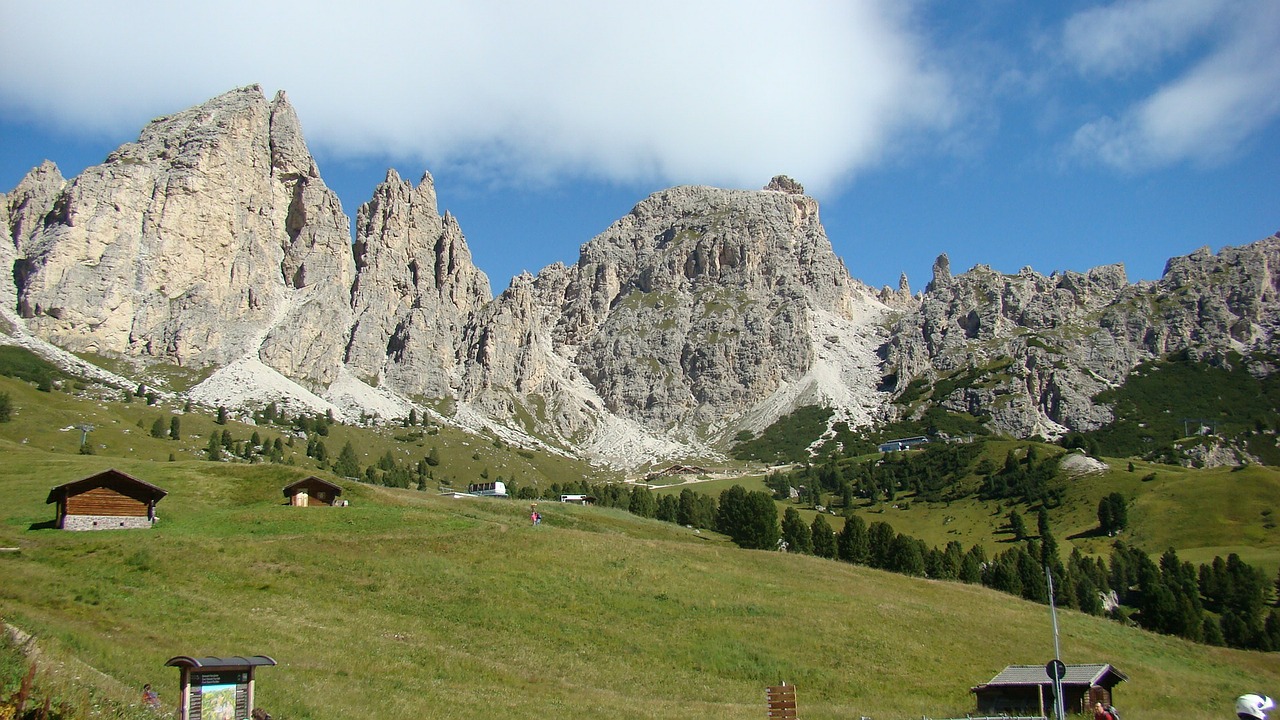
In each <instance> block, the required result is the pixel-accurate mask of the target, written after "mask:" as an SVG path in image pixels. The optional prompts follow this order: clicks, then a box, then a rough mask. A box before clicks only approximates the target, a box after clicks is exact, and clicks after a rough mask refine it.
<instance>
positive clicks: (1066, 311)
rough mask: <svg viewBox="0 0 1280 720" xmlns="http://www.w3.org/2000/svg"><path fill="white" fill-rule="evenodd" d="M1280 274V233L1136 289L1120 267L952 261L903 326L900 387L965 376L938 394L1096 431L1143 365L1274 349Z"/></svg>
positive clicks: (892, 353)
mask: <svg viewBox="0 0 1280 720" xmlns="http://www.w3.org/2000/svg"><path fill="white" fill-rule="evenodd" d="M1278 269H1280V238H1277V237H1271V238H1267V239H1265V240H1262V241H1260V242H1257V243H1254V244H1252V245H1248V246H1245V247H1241V248H1226V249H1224V250H1222V251H1221V252H1220V253H1219V254H1218V255H1213V254H1211V253H1210V252H1209V251H1208V250H1207V249H1204V250H1200V251H1197V252H1196V253H1193V254H1191V255H1188V256H1185V257H1180V258H1174V259H1172V260H1170V261H1169V263H1168V265H1167V267H1166V269H1165V273H1164V276H1163V277H1162V278H1161V279H1160V280H1159V281H1158V282H1155V283H1142V284H1137V285H1130V284H1128V283H1127V281H1126V280H1125V276H1124V270H1123V268H1121V267H1120V266H1118V265H1113V266H1105V267H1100V268H1094V269H1093V270H1090V271H1089V272H1087V273H1074V272H1068V273H1063V274H1055V275H1053V276H1050V277H1045V276H1042V275H1039V274H1037V273H1034V272H1032V271H1031V270H1030V269H1024V270H1023V271H1021V272H1019V273H1018V274H1017V275H1012V276H1008V275H1001V274H999V273H996V272H994V271H992V270H991V269H990V268H988V267H985V266H981V265H980V266H977V267H975V268H973V269H972V270H970V271H968V272H967V273H964V274H962V275H958V276H952V275H951V273H950V268H949V263H948V262H947V260H946V256H942V257H940V258H939V259H938V262H937V263H935V265H934V277H933V281H932V282H931V283H930V285H929V287H928V288H927V289H926V291H925V292H924V294H923V296H922V297H921V298H920V300H919V303H918V306H917V307H916V308H914V309H911V310H909V311H907V312H905V313H904V314H903V315H902V316H901V317H900V318H899V319H898V321H897V323H896V324H895V325H894V326H893V328H892V331H891V333H890V337H891V339H890V341H889V343H888V344H887V345H886V353H885V354H886V358H887V362H886V366H887V370H888V371H889V372H891V373H893V374H894V375H895V376H896V380H897V386H898V388H899V391H900V392H901V391H903V390H904V389H905V388H906V387H907V386H908V385H910V383H911V381H912V380H916V381H917V382H919V381H925V382H926V385H927V384H930V383H931V382H932V381H935V380H938V379H940V378H951V379H955V378H964V380H965V381H964V382H961V383H959V384H958V386H957V387H955V389H954V390H952V391H951V392H950V393H949V394H948V395H947V396H945V397H930V398H928V399H929V400H930V401H931V402H935V403H940V404H942V405H944V406H945V407H948V408H951V409H953V410H958V411H967V412H971V413H973V414H975V415H978V416H980V417H987V418H989V423H990V425H991V426H992V427H993V428H994V429H996V430H999V431H1002V432H1006V433H1009V434H1012V435H1015V436H1029V435H1034V434H1041V435H1044V436H1048V437H1052V436H1056V435H1058V434H1060V433H1061V432H1063V431H1065V430H1068V429H1070V430H1090V429H1094V428H1097V427H1099V426H1100V425H1102V424H1105V423H1106V422H1108V421H1109V420H1110V419H1111V418H1112V414H1111V408H1109V407H1106V406H1101V405H1096V404H1094V403H1093V402H1092V399H1091V398H1092V397H1093V396H1094V395H1096V394H1097V393H1098V392H1100V391H1101V390H1104V389H1106V388H1108V387H1114V386H1117V385H1120V384H1122V383H1123V382H1124V381H1125V378H1126V377H1127V376H1128V374H1129V373H1130V372H1131V371H1132V370H1133V369H1134V368H1135V367H1136V366H1137V365H1138V363H1140V362H1142V361H1144V360H1148V359H1153V358H1158V357H1162V356H1165V355H1168V354H1170V353H1174V352H1181V351H1188V352H1190V353H1191V354H1193V355H1195V356H1200V357H1215V358H1220V357H1223V356H1225V355H1226V353H1227V351H1236V352H1239V353H1242V354H1245V355H1248V354H1249V353H1251V352H1253V351H1264V352H1268V353H1275V352H1276V350H1277V335H1276V332H1277V328H1278V327H1280V304H1278V303H1277V300H1278V299H1280V277H1278V275H1277V271H1278ZM923 407H924V406H923V405H919V406H917V407H916V409H917V410H920V409H922V408H923Z"/></svg>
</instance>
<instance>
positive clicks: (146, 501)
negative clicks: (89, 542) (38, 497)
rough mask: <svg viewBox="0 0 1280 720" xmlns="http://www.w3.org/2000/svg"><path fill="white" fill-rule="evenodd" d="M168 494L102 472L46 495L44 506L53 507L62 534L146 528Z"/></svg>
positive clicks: (132, 479)
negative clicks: (157, 504)
mask: <svg viewBox="0 0 1280 720" xmlns="http://www.w3.org/2000/svg"><path fill="white" fill-rule="evenodd" d="M168 494H169V493H168V492H166V491H164V490H161V489H160V488H158V487H156V486H155V485H152V484H151V483H148V482H144V481H142V480H139V479H138V478H136V477H133V476H132V475H129V474H127V473H122V472H120V471H119V470H115V469H112V470H105V471H103V472H100V473H98V474H97V475H90V476H89V477H87V478H84V479H82V480H76V481H74V482H69V483H64V484H62V485H59V486H58V487H56V488H54V489H52V490H50V491H49V499H47V500H45V503H46V504H47V503H56V506H57V513H58V515H57V519H56V523H57V527H59V528H61V529H63V530H118V529H121V528H125V529H137V528H149V527H151V526H152V525H153V524H155V521H156V503H158V502H160V500H161V499H163V498H164V496H165V495H168Z"/></svg>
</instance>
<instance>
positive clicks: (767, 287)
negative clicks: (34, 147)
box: [0, 86, 1280, 466]
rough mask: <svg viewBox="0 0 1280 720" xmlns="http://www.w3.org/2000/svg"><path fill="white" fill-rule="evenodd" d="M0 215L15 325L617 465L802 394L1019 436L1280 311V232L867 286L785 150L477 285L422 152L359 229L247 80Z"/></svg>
mask: <svg viewBox="0 0 1280 720" xmlns="http://www.w3.org/2000/svg"><path fill="white" fill-rule="evenodd" d="M0 220H3V221H4V225H3V227H5V228H6V230H7V231H8V233H9V238H10V242H7V243H0V253H3V254H4V257H3V260H4V261H5V262H6V263H9V265H8V266H9V267H13V268H14V272H13V274H12V275H11V276H9V275H7V274H6V276H5V277H4V279H3V280H0V301H3V302H4V304H5V308H6V311H5V313H4V315H5V317H6V318H7V319H8V320H7V322H8V326H9V327H8V329H7V333H8V335H9V337H10V341H13V342H23V343H25V344H28V345H32V344H37V345H39V344H41V343H44V345H43V347H44V351H45V352H46V354H50V355H56V354H57V348H65V349H66V350H71V351H74V352H77V353H86V354H89V355H92V354H98V355H102V356H107V357H112V358H117V359H126V360H130V361H132V362H133V363H135V365H136V366H137V367H138V368H139V371H140V372H144V371H145V368H147V367H149V366H151V365H155V364H165V365H174V366H179V367H183V368H188V369H190V370H191V371H192V372H193V373H198V374H202V375H207V379H205V380H204V381H203V382H201V383H200V384H199V385H197V386H196V387H195V388H194V389H193V390H192V391H191V393H190V396H191V397H192V398H193V399H195V400H196V401H198V402H202V403H205V404H208V405H226V406H228V407H232V408H236V407H241V408H245V409H253V408H256V407H259V406H261V405H262V404H264V403H266V402H268V401H272V400H274V401H277V402H281V403H283V404H285V405H286V406H289V405H294V406H297V407H299V408H308V409H310V410H312V411H318V412H333V413H335V414H336V415H338V416H340V417H343V418H346V419H348V420H353V421H354V420H359V419H360V418H362V417H369V416H374V417H384V418H398V417H401V416H403V415H405V414H407V413H408V412H409V410H410V409H411V408H416V409H417V410H418V411H419V413H420V414H428V413H430V414H433V415H434V417H435V418H436V419H437V420H440V421H450V422H456V423H459V424H462V425H465V426H467V427H471V428H473V429H481V428H483V429H486V430H488V431H490V432H493V433H496V434H498V435H499V436H501V437H504V438H505V439H507V440H509V441H511V442H515V443H521V444H525V445H541V446H543V447H547V448H551V449H556V450H559V451H562V452H570V453H576V454H585V455H588V456H590V457H593V458H595V459H597V460H600V461H602V462H611V463H615V464H621V465H628V466H635V465H641V464H644V463H646V462H651V461H654V460H656V459H659V458H674V457H681V456H691V455H704V456H705V455H707V454H712V453H714V452H715V451H714V450H713V448H716V447H724V444H725V442H726V441H727V440H728V439H729V438H731V437H733V436H734V435H735V434H736V433H738V432H740V431H743V430H745V431H749V432H753V433H754V432H758V431H760V430H762V429H764V428H765V427H767V426H768V425H769V424H771V423H772V422H774V421H775V420H777V419H778V418H780V417H782V416H784V415H785V414H787V413H788V412H790V411H792V410H794V409H796V408H798V407H802V406H805V405H812V404H823V405H827V406H829V407H832V408H833V409H834V410H835V419H838V420H844V421H847V422H850V423H851V424H853V425H866V424H871V423H875V422H879V421H883V420H887V419H892V418H894V417H896V416H898V415H900V414H919V413H921V412H923V410H924V409H925V408H926V407H927V406H928V405H929V404H938V405H942V406H944V407H946V408H948V409H951V410H955V411H964V412H969V413H972V414H973V415H975V416H977V417H980V418H983V419H984V420H985V421H986V422H987V424H988V425H989V426H990V427H992V428H993V429H995V430H998V431H1002V432H1006V433H1009V434H1012V435H1017V436H1029V435H1037V434H1038V435H1042V436H1045V437H1054V436H1057V435H1059V434H1061V433H1063V432H1066V431H1068V430H1087V429H1091V428H1095V427H1098V426H1100V425H1102V424H1104V423H1106V422H1107V421H1108V420H1109V419H1110V418H1111V412H1110V409H1109V408H1107V407H1105V406H1102V405H1098V404H1095V403H1094V402H1093V401H1092V397H1093V396H1094V395H1096V393H1097V392H1098V391H1100V390H1102V389H1104V388H1107V387H1113V386H1116V385H1118V384H1120V383H1123V382H1124V379H1125V377H1126V376H1127V375H1128V373H1129V372H1130V371H1131V370H1132V369H1133V368H1134V367H1135V366H1136V365H1137V364H1138V363H1139V362H1141V361H1143V360H1145V359H1150V358H1155V357H1160V356H1162V355H1164V354H1167V353H1170V352H1180V351H1188V352H1191V353H1194V354H1196V355H1197V356H1204V357H1210V358H1219V357H1225V356H1226V353H1227V352H1228V351H1234V352H1237V353H1241V354H1242V355H1244V356H1245V357H1246V358H1248V357H1249V354H1250V353H1252V352H1254V351H1263V352H1267V353H1274V351H1275V330H1276V326H1277V322H1280V309H1278V308H1280V305H1277V291H1278V288H1280V284H1278V283H1280V281H1278V280H1277V278H1276V274H1275V270H1276V268H1277V263H1278V262H1280V255H1278V254H1280V239H1278V238H1275V237H1273V238H1268V239H1266V240H1264V241H1261V242H1258V243H1255V244H1253V245H1249V246H1245V247H1241V248H1227V249H1225V250H1223V251H1222V252H1220V253H1219V254H1217V255H1213V254H1211V253H1209V252H1208V251H1207V250H1203V251H1199V252H1197V253H1193V254H1191V255H1189V256H1186V257H1182V258H1174V259H1172V260H1170V261H1169V264H1168V267H1167V268H1166V272H1165V274H1164V277H1163V278H1162V279H1161V280H1160V281H1158V282H1153V283H1139V284H1130V283H1129V282H1128V281H1127V279H1126V278H1125V274H1124V270H1123V268H1122V267H1120V266H1107V267H1101V268H1095V269H1093V270H1090V271H1088V272H1086V273H1075V272H1068V273H1058V274H1054V275H1051V276H1048V277H1046V276H1042V275H1039V274H1037V273H1035V272H1034V271H1032V270H1030V269H1029V268H1028V269H1024V270H1023V271H1021V272H1019V273H1017V274H1015V275H1002V274H1000V273H996V272H994V271H993V270H991V269H990V268H988V267H985V266H977V267H975V268H973V269H971V270H969V271H968V272H965V273H962V274H959V275H952V273H951V270H950V266H949V262H948V260H947V258H946V256H942V257H940V258H939V259H938V261H937V262H936V263H935V266H934V272H933V278H932V280H931V282H930V283H929V284H928V286H927V287H926V289H925V290H924V291H923V292H922V293H919V294H916V295H913V294H912V293H911V290H910V286H909V285H908V283H907V279H906V277H905V276H904V277H903V278H902V279H901V281H900V283H899V287H898V288H897V289H896V290H890V289H888V288H886V289H884V290H881V291H879V292H874V291H872V290H871V289H869V288H867V287H866V286H864V285H862V284H861V283H859V282H858V281H856V280H854V279H853V278H852V277H851V276H850V274H849V272H848V270H847V269H846V268H845V266H844V264H843V263H842V262H841V260H840V259H839V258H838V257H837V256H836V255H835V253H834V252H833V250H832V248H831V244H830V242H829V240H828V239H827V237H826V234H825V231H824V230H823V228H822V225H821V222H820V220H819V213H818V206H817V203H816V202H815V201H814V200H813V199H812V198H809V197H808V196H806V195H804V189H803V187H801V186H800V184H799V183H798V182H796V181H794V180H791V179H790V178H786V177H784V176H779V177H777V178H774V180H773V181H771V182H770V183H769V185H768V186H766V188H765V189H764V190H761V191H741V190H725V189H718V188H708V187H692V186H685V187H675V188H671V189H668V190H665V191H662V192H659V193H655V194H654V195H652V196H650V197H649V198H647V199H645V200H643V201H641V202H640V203H639V204H638V205H637V206H636V207H635V208H634V209H633V210H632V211H631V212H630V213H629V214H628V215H626V216H624V217H623V218H620V219H619V220H618V221H617V222H615V223H614V224H613V225H612V226H610V227H609V228H608V229H607V230H605V231H604V232H603V233H601V234H600V235H599V236H597V237H596V238H593V239H592V240H590V241H589V242H587V243H586V244H584V245H583V246H582V249H581V252H580V256H579V259H578V261H577V262H576V263H574V264H573V265H572V266H565V265H562V264H555V265H551V266H549V267H547V268H545V269H543V270H542V271H541V272H539V273H538V274H537V275H531V274H528V273H526V274H523V275H521V276H519V277H517V278H515V279H513V280H512V282H511V284H510V286H509V287H508V288H507V289H506V290H505V291H504V292H503V293H502V294H501V295H499V296H498V297H497V298H493V297H492V296H491V293H490V288H489V281H488V278H487V277H486V276H485V275H484V274H483V273H482V272H481V271H480V270H479V269H478V268H476V267H475V265H474V264H473V262H472V259H471V255H470V250H469V248H468V246H467V243H466V240H465V237H464V235H463V233H462V229H461V227H460V225H459V223H458V222H457V220H456V219H455V218H453V217H452V216H451V215H450V214H448V213H445V214H443V215H441V214H440V212H439V209H438V207H437V202H436V195H435V187H434V182H433V181H432V179H431V176H430V175H429V174H425V175H424V176H423V177H422V179H421V180H420V181H419V183H418V184H417V185H416V186H415V185H413V184H412V183H409V182H407V181H404V180H402V179H401V178H400V176H399V175H398V174H397V173H396V172H395V171H394V170H392V171H389V172H388V174H387V176H386V179H385V180H384V181H383V182H382V183H381V184H380V185H379V186H378V187H377V188H375V189H374V191H373V194H372V197H371V199H370V200H369V201H368V202H367V203H365V204H364V205H362V206H361V207H360V208H359V210H358V212H357V214H356V232H355V237H354V238H352V237H351V236H350V235H349V232H348V228H349V227H350V225H349V222H348V218H347V216H346V215H345V214H344V213H343V211H342V208H341V207H340V204H339V203H338V200H337V198H336V196H335V195H334V194H333V193H332V192H331V191H330V190H329V189H328V188H327V187H326V186H325V184H324V182H323V180H322V179H321V177H320V173H319V170H318V168H317V167H316V164H315V161H314V159H313V158H312V157H311V155H310V152H309V151H308V149H307V147H306V143H305V141H304V139H303V136H302V132H301V129H300V125H299V123H298V119H297V117H296V114H295V113H294V111H293V109H292V107H291V106H290V105H289V103H288V99H287V97H286V96H285V95H284V94H283V93H279V94H277V96H276V97H275V98H274V99H272V100H267V99H266V98H265V97H264V96H263V95H262V92H261V89H260V88H258V87H257V86H251V87H247V88H241V89H238V90H234V91H231V92H229V93H226V94H224V95H221V96H219V97H217V98H214V99H213V100H210V101H209V102H207V103H205V104H203V105H200V106H198V107H195V108H191V109H189V110H185V111H183V112H180V113H177V114H175V115H171V116H167V117H162V118H158V119H156V120H155V121H153V122H152V123H150V124H149V125H148V126H147V128H146V129H144V130H143V132H142V134H141V135H140V137H139V139H138V140H137V142H134V143H129V144H126V145H124V146H122V147H121V148H120V149H118V150H117V151H115V152H114V153H112V154H111V155H110V156H109V157H108V158H107V159H106V161H105V162H104V163H103V164H101V165H99V166H95V167H92V168H89V169H87V170H85V172H84V173H82V174H81V175H80V176H79V177H77V178H74V179H72V180H70V181H67V180H65V179H64V178H63V177H62V176H61V174H60V173H59V172H58V170H57V168H56V167H54V166H53V165H52V164H50V163H45V164H43V165H41V166H40V167H37V168H35V169H33V170H32V172H31V173H30V174H29V175H28V176H27V177H26V178H24V179H23V181H22V182H21V183H20V184H19V186H18V187H17V188H15V189H14V190H13V191H12V192H10V193H8V194H6V195H5V196H4V201H3V202H2V203H0ZM14 310H16V312H13V311H14ZM67 357H72V356H67ZM1247 362H1250V363H1252V365H1250V367H1249V369H1250V370H1251V371H1252V372H1255V373H1260V374H1261V373H1269V372H1271V371H1272V370H1273V368H1270V367H1269V366H1266V365H1265V363H1263V362H1262V361H1258V360H1247ZM942 380H945V381H946V382H945V383H941V384H940V383H939V381H942ZM934 388H939V389H938V390H937V392H934ZM922 391H923V392H922ZM917 395H918V396H920V397H922V398H923V399H922V400H921V401H917V402H911V403H901V404H898V405H895V404H893V403H892V402H891V401H892V400H893V399H894V398H895V397H899V398H908V399H909V398H910V397H913V396H917Z"/></svg>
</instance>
